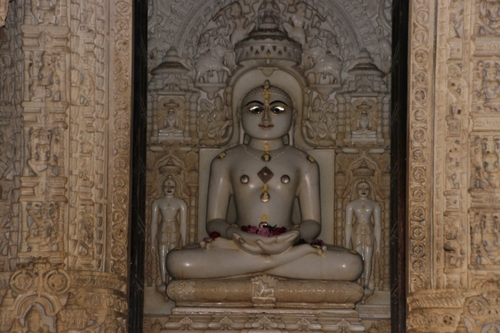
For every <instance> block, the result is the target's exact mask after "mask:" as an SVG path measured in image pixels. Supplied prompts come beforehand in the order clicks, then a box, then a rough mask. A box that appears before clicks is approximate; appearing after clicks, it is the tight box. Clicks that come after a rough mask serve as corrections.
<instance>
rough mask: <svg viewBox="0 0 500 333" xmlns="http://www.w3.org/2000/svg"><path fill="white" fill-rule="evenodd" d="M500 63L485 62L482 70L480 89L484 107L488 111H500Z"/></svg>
mask: <svg viewBox="0 0 500 333" xmlns="http://www.w3.org/2000/svg"><path fill="white" fill-rule="evenodd" d="M499 74H500V65H499V64H498V63H494V64H493V63H487V64H486V65H484V68H483V70H482V82H481V90H480V91H479V93H478V95H479V96H482V95H484V107H485V108H486V109H487V110H490V111H497V112H499V111H500V75H499Z"/></svg>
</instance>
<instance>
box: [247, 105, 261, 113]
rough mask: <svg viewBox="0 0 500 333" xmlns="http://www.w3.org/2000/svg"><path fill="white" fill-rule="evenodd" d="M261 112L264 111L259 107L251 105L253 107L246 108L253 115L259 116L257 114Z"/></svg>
mask: <svg viewBox="0 0 500 333" xmlns="http://www.w3.org/2000/svg"><path fill="white" fill-rule="evenodd" d="M262 111H264V108H263V107H262V106H259V105H253V106H251V107H249V108H248V112H250V113H253V114H259V113H262Z"/></svg>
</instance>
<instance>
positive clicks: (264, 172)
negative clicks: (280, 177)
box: [257, 166, 274, 184]
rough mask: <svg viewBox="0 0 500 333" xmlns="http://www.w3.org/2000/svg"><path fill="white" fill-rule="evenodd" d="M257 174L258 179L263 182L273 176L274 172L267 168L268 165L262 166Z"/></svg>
mask: <svg viewBox="0 0 500 333" xmlns="http://www.w3.org/2000/svg"><path fill="white" fill-rule="evenodd" d="M257 176H259V178H260V180H262V181H263V182H264V184H265V183H267V182H268V181H270V180H271V178H273V176H274V173H273V172H272V171H271V169H269V168H268V167H266V166H265V167H263V168H262V169H260V171H259V173H257Z"/></svg>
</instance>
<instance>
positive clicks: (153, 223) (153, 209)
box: [151, 200, 159, 250]
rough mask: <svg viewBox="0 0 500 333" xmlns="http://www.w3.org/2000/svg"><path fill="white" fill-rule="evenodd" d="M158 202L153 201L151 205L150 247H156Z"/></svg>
mask: <svg viewBox="0 0 500 333" xmlns="http://www.w3.org/2000/svg"><path fill="white" fill-rule="evenodd" d="M158 210H159V207H158V203H157V202H156V200H155V201H153V205H152V206H151V249H152V250H154V249H155V248H156V233H157V232H158Z"/></svg>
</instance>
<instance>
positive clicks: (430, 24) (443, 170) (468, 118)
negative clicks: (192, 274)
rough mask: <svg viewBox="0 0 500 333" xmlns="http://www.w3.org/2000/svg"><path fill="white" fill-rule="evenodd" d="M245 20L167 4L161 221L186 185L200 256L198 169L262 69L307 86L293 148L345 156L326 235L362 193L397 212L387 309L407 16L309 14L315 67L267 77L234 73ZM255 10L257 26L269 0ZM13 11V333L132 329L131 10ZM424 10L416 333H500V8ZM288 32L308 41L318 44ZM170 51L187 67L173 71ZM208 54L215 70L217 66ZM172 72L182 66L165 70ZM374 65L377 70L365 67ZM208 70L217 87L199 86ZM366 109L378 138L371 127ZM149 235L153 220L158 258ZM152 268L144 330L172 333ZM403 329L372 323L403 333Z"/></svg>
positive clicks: (154, 170)
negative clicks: (364, 119)
mask: <svg viewBox="0 0 500 333" xmlns="http://www.w3.org/2000/svg"><path fill="white" fill-rule="evenodd" d="M4 2H5V3H8V2H6V1H0V4H3V5H5V3H4ZM230 3H231V1H217V2H216V1H207V2H201V1H200V2H198V1H194V0H193V1H183V2H175V1H155V0H151V1H149V6H150V11H149V20H150V24H149V27H148V29H149V34H150V39H149V43H148V49H149V50H148V52H149V54H150V63H149V64H148V67H149V69H150V71H149V73H148V75H150V82H151V85H150V87H149V94H148V99H149V103H148V110H149V116H148V121H149V125H148V160H147V169H148V178H147V198H146V200H147V207H150V205H151V201H152V200H153V199H155V198H158V197H159V196H160V194H161V193H160V190H161V188H160V185H161V184H162V183H163V180H164V179H166V178H167V177H168V176H169V175H170V176H171V177H173V178H174V180H175V182H176V184H177V185H178V186H177V191H178V192H177V193H176V196H177V197H178V198H181V199H183V200H184V201H185V202H186V204H187V205H188V207H189V241H190V242H198V241H200V238H201V237H202V236H203V231H202V230H200V229H202V224H203V217H202V212H201V210H200V202H202V201H203V200H204V197H203V193H202V190H201V183H202V181H200V180H203V179H206V178H203V177H206V176H203V174H205V175H206V172H207V170H206V168H205V167H203V168H201V167H200V165H201V164H200V163H201V161H202V156H203V154H205V152H206V153H207V157H206V159H207V160H209V159H210V157H209V156H210V155H211V154H213V155H211V156H214V155H215V154H216V153H215V152H216V151H219V150H223V149H225V148H227V147H229V146H230V145H231V144H234V143H236V142H239V140H240V129H239V124H238V118H237V111H236V110H237V104H238V99H237V98H236V97H235V96H237V95H238V89H239V88H238V84H241V82H242V81H239V79H240V78H241V77H244V75H245V73H247V70H248V71H250V70H252V69H254V70H256V72H258V73H260V74H258V75H262V77H267V76H269V77H272V75H273V73H274V72H276V74H274V75H279V74H278V73H280V72H286V73H288V75H290V76H292V77H294V80H295V82H296V87H298V88H296V90H295V91H296V92H297V95H296V97H295V98H296V100H294V102H296V103H297V113H296V124H295V127H294V132H293V133H291V137H292V138H293V139H294V142H295V144H297V145H298V146H299V147H301V148H303V149H305V150H307V151H318V152H321V153H324V152H326V153H325V154H329V155H328V156H329V157H328V158H331V159H333V164H334V167H332V168H331V170H330V171H329V172H330V175H332V176H331V177H332V178H331V179H330V180H329V181H330V182H331V184H332V187H331V188H330V189H329V192H327V193H330V195H331V197H330V199H329V200H330V201H329V202H330V204H331V207H332V208H333V209H332V211H331V214H332V215H333V221H335V222H334V224H333V225H332V227H331V228H330V229H327V230H329V231H327V234H326V235H325V237H324V238H325V239H329V240H330V239H331V240H332V242H333V243H335V244H343V242H344V241H345V240H344V239H343V237H344V236H343V235H344V232H343V228H344V226H343V224H342V221H344V211H343V209H344V208H345V205H346V204H347V203H348V202H349V201H350V200H352V199H353V198H354V197H353V187H354V186H355V184H356V183H357V182H358V181H359V180H360V179H361V178H364V179H367V180H368V182H369V183H370V185H371V186H372V189H373V194H374V195H373V196H372V197H371V199H373V200H375V201H377V202H378V203H379V204H381V206H383V209H384V215H383V216H384V219H383V221H384V222H383V223H384V236H383V240H384V243H383V244H384V246H383V253H382V256H381V257H380V259H379V260H378V262H377V264H376V267H378V268H377V273H376V274H374V284H376V288H378V289H376V290H377V291H379V294H380V295H383V293H384V292H388V290H389V288H390V286H389V285H388V282H389V262H388V257H389V234H388V228H389V216H388V214H389V206H388V202H389V201H388V199H389V196H390V191H389V177H390V169H389V163H390V161H389V155H388V153H389V150H388V149H389V148H388V147H389V141H388V138H389V136H388V134H389V126H390V123H389V119H388V110H389V109H388V108H389V99H390V96H389V91H390V82H388V79H387V76H386V74H387V73H388V72H389V69H390V54H391V53H390V42H389V41H390V40H391V38H390V37H391V33H390V16H388V15H386V14H387V13H388V11H389V8H390V2H387V3H386V2H384V3H376V4H374V3H365V2H359V3H358V2H353V1H329V2H326V1H325V2H321V1H307V5H308V7H307V11H306V19H307V20H306V21H307V22H308V24H309V25H308V27H309V26H310V27H318V30H317V31H316V30H315V32H318V33H317V34H316V35H315V36H316V37H314V38H316V39H317V40H316V44H310V45H309V46H308V50H309V51H310V54H309V55H308V56H307V61H306V62H303V63H302V62H300V63H299V64H297V65H294V66H295V67H294V66H289V65H286V66H285V65H281V64H279V63H276V64H273V65H272V66H271V67H276V68H273V70H272V71H271V70H270V69H269V68H268V69H269V70H268V71H266V70H265V69H264V70H262V69H259V68H254V67H255V66H253V65H255V63H254V64H253V65H252V64H251V63H250V64H248V63H247V64H246V65H245V64H243V65H241V66H242V67H243V68H241V67H240V68H238V67H237V66H236V63H234V61H235V59H231V58H230V57H228V56H227V53H230V51H228V49H227V48H229V49H231V48H233V47H234V45H233V43H232V41H231V38H233V42H234V41H235V40H237V39H238V38H240V37H238V34H236V35H233V33H234V25H232V24H231V22H232V19H234V18H233V17H232V16H235V14H233V13H232V12H231V10H230V8H229V7H227V6H228V5H230ZM239 3H240V4H241V8H242V12H243V13H244V14H245V15H248V16H249V17H255V15H258V9H259V6H260V5H261V3H262V1H241V2H239ZM277 3H278V7H279V11H280V13H281V15H290V14H291V13H295V12H296V8H295V6H294V3H293V2H289V1H281V2H277ZM8 7H9V11H8V14H7V17H6V21H5V27H4V28H2V29H0V44H1V45H0V58H1V59H0V67H1V72H0V110H1V113H0V140H1V146H0V187H1V191H0V332H25V331H28V332H31V331H35V329H36V327H37V325H38V327H40V328H41V331H43V332H75V331H78V332H79V331H82V332H83V331H90V332H122V331H124V330H125V320H126V316H127V308H128V305H127V301H126V284H127V280H128V278H129V277H128V276H127V250H126V249H127V246H128V244H127V231H128V225H127V223H128V222H127V221H128V217H129V216H128V214H129V206H128V201H129V196H130V193H129V183H128V179H129V173H130V170H129V165H130V160H129V153H130V135H129V133H130V112H131V110H130V102H131V87H130V82H131V75H130V73H131V54H132V50H131V44H130V35H131V29H132V25H131V17H132V16H131V15H132V10H131V3H130V1H124V0H120V1H118V0H117V1H105V0H92V1H88V0H67V1H62V0H57V1H55V0H52V1H50V0H47V1H43V0H15V1H12V2H10V3H8ZM410 7H411V12H410V40H409V49H410V59H409V65H410V70H409V75H408V83H409V91H408V95H409V105H408V116H409V122H408V138H409V145H408V165H407V170H408V192H407V193H408V202H407V203H406V204H407V208H408V217H407V220H406V221H401V223H406V226H407V234H408V238H407V248H406V253H407V259H408V260H407V272H408V278H407V286H408V296H409V297H408V300H407V306H408V318H407V327H408V329H409V331H411V332H443V333H445V332H486V331H490V332H495V330H496V332H500V322H499V321H498V314H497V308H498V299H499V295H498V290H499V289H500V288H499V277H500V270H499V260H498V258H499V253H500V249H499V244H498V238H499V233H500V222H499V220H498V214H499V213H498V212H499V210H500V202H499V200H498V193H497V192H498V186H499V181H498V179H499V177H500V176H499V169H498V164H499V152H498V150H499V149H500V144H499V142H500V141H499V140H500V133H499V130H498V128H499V122H500V119H499V116H498V114H499V113H498V112H499V111H500V109H499V108H500V100H499V97H498V96H499V90H498V86H499V84H500V82H499V80H500V79H499V66H500V65H499V63H498V61H497V58H498V49H499V47H498V39H499V36H500V28H499V26H500V25H499V24H498V22H499V17H498V8H497V7H498V4H497V2H491V1H486V0H475V1H465V0H446V1H439V2H434V1H430V0H422V1H411V3H410ZM4 12H5V11H2V10H0V14H2V13H4ZM316 13H319V15H317V16H321V17H323V18H324V19H325V20H324V21H322V20H321V19H319V18H318V17H317V16H315V15H316ZM252 15H254V16H252ZM284 17H285V16H284ZM247 20H248V19H247ZM243 22H244V24H243V28H245V27H248V26H249V24H250V23H249V22H246V23H245V20H243ZM292 27H293V28H297V26H294V25H293V24H292ZM243 31H244V29H243V30H242V31H241V32H242V33H243ZM290 31H292V35H293V36H294V37H295V38H297V39H298V40H299V41H305V44H307V43H308V42H309V41H308V40H307V38H308V37H311V36H308V35H305V36H304V37H302V34H301V31H300V29H299V30H293V29H291V30H290ZM333 37H334V38H333ZM217 38H218V39H217ZM304 38H305V39H304ZM172 46H174V47H175V48H176V51H177V56H179V58H180V59H181V60H179V58H176V54H175V53H174V52H171V53H170V54H167V52H168V51H169V50H170V48H171V47H172ZM306 46H307V45H306ZM314 46H317V48H316V49H314ZM224 47H226V49H225V48H224ZM311 49H313V50H311ZM364 49H366V51H364ZM221 54H222V57H221ZM206 55H209V56H210V57H212V58H211V59H212V60H211V61H207V62H206V66H208V67H205V69H203V68H200V60H199V59H200V58H201V57H203V56H206ZM319 55H321V56H319ZM325 55H328V56H331V57H334V56H336V57H337V58H338V59H341V63H342V66H341V67H340V68H338V67H337V68H338V69H339V71H338V72H335V71H334V72H331V73H329V75H327V76H325V77H322V76H321V75H317V72H321V68H319V67H315V66H319V64H321V61H320V60H321V59H325ZM315 57H316V58H315ZM202 59H203V58H202ZM205 59H208V58H205ZM214 59H215V60H214ZM328 59H330V60H331V61H332V63H333V62H334V59H335V58H328ZM166 60H168V61H166ZM165 62H169V63H170V64H172V63H175V62H180V63H181V64H182V65H183V67H175V68H172V67H168V64H167V65H165V66H166V67H161V65H162V64H164V63H165ZM202 63H203V62H202ZM214 64H215V65H214ZM360 64H362V65H364V67H363V69H365V70H366V69H371V70H372V72H370V71H362V70H353V69H355V67H356V66H357V65H360ZM371 65H373V66H375V68H377V70H378V72H377V71H375V70H374V68H373V67H372V66H371ZM197 66H198V68H197ZM252 66H253V67H252ZM301 66H302V67H301ZM155 68H159V70H158V71H157V72H155V73H153V69H155ZM224 68H227V69H228V70H226V69H224ZM162 69H163V70H162ZM172 69H176V70H174V71H172ZM358 69H359V67H358ZM202 70H204V71H205V72H204V74H206V75H204V76H200V77H196V73H197V72H199V71H202ZM308 70H310V71H309V72H307V73H308V75H304V73H306V71H308ZM370 73H371V74H370ZM380 73H383V75H382V74H380ZM370 75H371V76H370ZM259 80H262V78H259V79H258V80H257V79H256V81H255V85H256V84H257V81H259ZM278 80H279V79H278ZM340 82H341V84H339V83H340ZM252 84H253V82H252ZM228 88H229V89H228ZM304 88H307V89H304ZM289 89H294V88H293V87H290V88H289ZM301 89H302V90H301ZM168 108H171V109H173V110H174V112H173V113H172V115H173V116H171V117H170V118H168V112H167V111H168ZM362 110H368V116H369V122H368V124H369V125H361V123H360V118H361V114H362ZM314 112H316V114H315V113H314ZM318 117H319V118H318ZM321 117H323V118H321ZM208 119H211V121H210V123H209V122H208ZM318 119H324V120H325V121H318ZM325 124H326V126H325ZM363 126H364V127H363ZM356 130H367V131H368V132H365V133H364V134H365V137H363V136H362V135H361V134H363V133H360V132H359V133H354V132H355V131H356ZM373 132H374V133H373ZM360 135H361V136H360ZM211 151H212V152H213V153H211ZM205 163H206V161H205ZM323 173H324V172H323ZM200 214H201V215H200ZM150 219H151V216H150V212H149V210H148V211H147V213H146V226H147V228H146V229H147V230H146V236H147V237H146V240H147V241H148V239H149V234H148V232H149V227H150ZM148 242H149V241H148ZM146 246H147V248H148V247H149V246H150V244H147V245H146ZM146 252H147V254H146V257H145V260H144V261H145V265H146V277H145V287H146V289H145V292H146V297H147V301H148V302H150V303H146V307H145V316H146V318H145V322H144V328H145V331H150V332H157V331H158V330H159V331H161V330H162V329H163V328H164V325H165V324H166V322H167V320H168V319H169V318H168V313H169V311H170V310H169V309H170V307H171V306H172V304H171V303H169V302H168V301H166V300H165V298H164V296H163V295H161V294H159V293H158V292H157V291H156V290H155V285H156V283H157V280H158V278H159V273H158V267H157V263H156V261H155V258H154V254H152V253H150V252H148V251H146ZM158 304H160V305H161V306H158ZM379 305H381V304H379ZM386 306H388V304H386ZM365 313H368V312H365ZM182 319H183V318H180V319H179V320H182ZM222 319H223V318H221V320H222ZM299 319H300V318H299ZM388 322H389V318H388V317H387V316H386V317H382V318H378V319H373V318H372V319H370V320H365V325H366V326H367V328H368V329H371V328H373V330H375V329H376V330H378V331H379V332H387V331H388V330H389V326H388ZM184 323H185V325H187V326H183V327H188V326H189V325H191V324H190V323H189V321H188V320H186V321H185V322H184Z"/></svg>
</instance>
